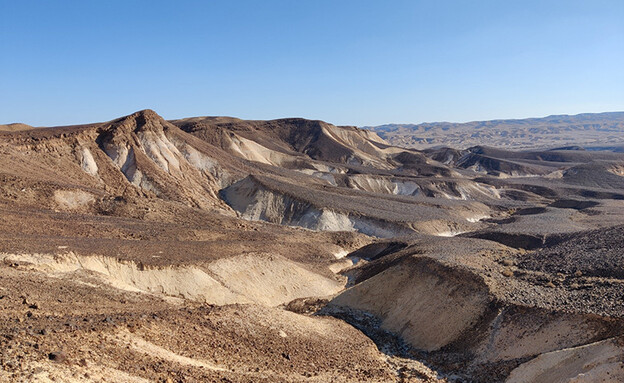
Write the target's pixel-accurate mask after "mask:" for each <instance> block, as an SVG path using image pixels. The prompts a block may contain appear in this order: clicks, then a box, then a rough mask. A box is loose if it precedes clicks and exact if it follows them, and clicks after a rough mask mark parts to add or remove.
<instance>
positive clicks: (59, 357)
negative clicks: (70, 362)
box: [48, 351, 67, 363]
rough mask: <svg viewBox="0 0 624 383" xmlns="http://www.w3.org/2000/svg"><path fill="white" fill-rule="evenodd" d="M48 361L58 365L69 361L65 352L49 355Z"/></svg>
mask: <svg viewBox="0 0 624 383" xmlns="http://www.w3.org/2000/svg"><path fill="white" fill-rule="evenodd" d="M48 359H50V360H51V361H53V362H56V363H63V362H65V361H66V360H67V355H65V353H64V352H63V351H56V352H51V353H49V354H48Z"/></svg>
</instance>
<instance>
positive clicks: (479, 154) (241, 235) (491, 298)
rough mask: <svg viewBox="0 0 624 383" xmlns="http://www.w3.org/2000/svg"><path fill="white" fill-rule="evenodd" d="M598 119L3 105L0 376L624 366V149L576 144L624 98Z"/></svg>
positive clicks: (434, 378)
mask: <svg viewBox="0 0 624 383" xmlns="http://www.w3.org/2000/svg"><path fill="white" fill-rule="evenodd" d="M581 116H584V115H581ZM607 117H609V118H611V119H612V120H613V121H615V120H616V119H619V120H617V121H619V122H613V121H612V122H609V123H606V122H604V121H603V120H600V118H603V119H606V118H607ZM575 118H577V119H578V118H580V117H579V116H576V117H575ZM583 118H585V119H587V120H588V121H587V122H582V123H581V122H570V121H568V120H566V118H563V117H561V118H559V119H558V120H557V121H558V122H556V124H560V125H561V126H563V125H565V126H568V125H570V124H577V125H574V126H577V128H574V129H572V128H569V129H568V128H564V127H561V129H560V130H557V129H554V128H552V127H551V125H548V124H551V122H549V123H548V124H546V122H544V121H533V122H532V121H528V120H523V122H522V123H517V124H521V125H523V126H524V125H526V126H529V127H530V128H529V129H536V130H535V133H532V134H534V135H532V136H517V137H516V136H514V134H515V133H513V131H512V130H510V129H511V128H505V129H507V130H503V129H502V128H499V127H497V125H496V124H494V125H487V124H486V125H484V126H468V125H466V126H463V127H461V128H456V127H448V129H449V130H445V127H444V126H443V125H441V126H437V125H436V126H433V127H432V128H431V129H428V130H427V129H424V131H426V134H425V133H423V135H421V134H420V132H421V128H416V127H398V128H397V129H396V130H392V129H394V128H392V129H387V130H383V129H376V131H377V132H383V136H384V137H385V138H387V139H388V140H384V139H382V138H381V137H380V136H379V135H377V133H375V132H374V131H371V130H363V129H358V128H356V127H339V126H334V125H331V124H329V123H325V122H322V121H311V120H304V119H296V118H291V119H280V120H271V121H251V120H239V119H236V118H230V117H195V118H186V119H180V120H171V121H166V120H165V119H163V118H162V117H161V116H159V115H158V114H157V113H156V112H154V111H151V110H143V111H139V112H137V113H134V114H132V115H129V116H125V117H122V118H118V119H115V120H112V121H108V122H103V123H92V124H86V125H77V126H62V127H48V128H33V127H29V126H28V125H24V124H10V125H0V308H1V309H0V382H241V383H242V382H508V383H518V382H544V383H553V382H576V383H578V382H622V381H624V305H623V304H622V302H624V259H623V254H624V153H619V152H617V151H615V150H581V148H578V147H576V145H581V146H582V145H588V144H590V143H591V145H594V146H610V147H611V146H617V145H624V118H622V114H621V113H620V114H613V115H609V116H601V117H599V116H593V117H592V116H591V115H590V117H587V116H585V117H583ZM610 121H611V120H610ZM501 124H502V123H501ZM531 124H533V125H531ZM552 124H555V122H552ZM566 124H568V125H566ZM585 124H589V125H590V126H593V127H591V128H585V127H586V126H587V125H585ZM507 126H509V125H507ZM526 126H525V127H526ZM557 126H559V125H557ZM454 129H459V130H457V132H458V133H457V134H452V135H451V134H447V133H448V132H451V131H453V132H455V131H456V130H454ZM519 129H520V128H519ZM522 129H524V128H522ZM416 131H417V132H418V134H416V133H414V132H416ZM470 131H478V132H480V133H479V134H483V135H484V136H483V137H487V139H488V142H489V145H490V146H485V145H483V143H480V144H478V145H473V144H472V141H471V139H469V138H467V137H468V136H466V135H467V134H469V132H470ZM499 131H500V132H503V131H507V132H509V133H508V134H505V135H504V139H503V138H501V139H502V140H503V141H500V140H498V141H497V138H496V137H498V136H501V137H503V134H502V133H498V132H499ZM579 131H583V132H586V133H587V136H586V137H590V136H591V134H593V132H600V133H601V134H603V135H602V136H601V137H603V138H604V139H605V141H604V142H603V141H597V140H594V138H587V140H588V141H587V142H576V141H575V142H574V143H573V145H575V146H572V145H571V144H570V145H569V144H568V143H569V140H568V137H570V136H572V135H575V137H577V133H578V132H579ZM445 132H446V133H445ZM391 133H392V134H391ZM433 133H435V136H434V135H433ZM590 133H591V134H590ZM488 134H489V135H488ZM538 135H539V137H542V136H543V137H546V136H548V137H549V141H548V143H547V144H545V141H543V140H542V139H541V138H540V139H539V146H540V148H545V147H554V148H557V147H558V148H559V149H556V150H549V149H539V150H538V149H535V146H532V143H534V142H537V138H536V137H538ZM469 136H470V137H472V136H471V135H469ZM410 137H412V138H410ZM414 137H422V139H423V140H424V141H422V140H421V138H418V139H416V138H414ZM483 137H482V136H475V137H473V138H474V139H477V138H479V139H482V138H483ZM555 137H557V138H555ZM578 137H581V138H583V137H585V136H583V135H578ZM592 137H593V136H592ZM429 139H431V140H429ZM544 140H545V139H544ZM589 140H594V141H591V142H590V141H589ZM512 143H515V144H514V145H512ZM421 144H423V145H424V144H426V148H425V146H419V145H421ZM542 144H544V145H542ZM551 144H552V145H551ZM607 144H608V145H607ZM401 146H415V147H418V148H420V149H414V148H406V147H401ZM494 146H496V147H494ZM527 147H532V148H534V149H532V150H514V151H512V150H508V149H506V148H509V149H511V148H514V149H522V148H527ZM421 149H422V150H421Z"/></svg>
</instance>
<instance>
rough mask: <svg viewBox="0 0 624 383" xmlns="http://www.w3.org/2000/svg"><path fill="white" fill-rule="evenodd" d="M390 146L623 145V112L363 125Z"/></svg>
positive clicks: (545, 147)
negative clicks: (460, 121)
mask: <svg viewBox="0 0 624 383" xmlns="http://www.w3.org/2000/svg"><path fill="white" fill-rule="evenodd" d="M363 128H364V129H369V130H372V131H375V132H376V133H377V134H378V135H379V136H381V137H382V138H383V139H385V140H386V141H388V142H389V143H390V144H392V145H396V146H403V147H409V148H417V149H426V148H431V147H438V146H449V147H453V148H459V149H463V148H468V147H471V146H476V145H488V146H493V147H499V148H508V149H548V148H559V147H570V146H581V147H584V148H587V149H597V148H605V147H608V148H614V149H617V148H620V147H624V112H608V113H583V114H577V115H573V116H570V115H554V116H548V117H543V118H526V119H519V120H518V119H516V120H490V121H473V122H466V123H453V122H427V123H422V124H387V125H380V126H366V127H363Z"/></svg>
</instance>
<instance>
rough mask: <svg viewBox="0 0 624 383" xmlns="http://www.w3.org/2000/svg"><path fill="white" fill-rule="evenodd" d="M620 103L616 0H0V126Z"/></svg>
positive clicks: (621, 50) (622, 8)
mask: <svg viewBox="0 0 624 383" xmlns="http://www.w3.org/2000/svg"><path fill="white" fill-rule="evenodd" d="M145 108H151V109H154V110H156V111H157V112H158V113H159V114H160V115H162V116H163V117H165V118H168V119H173V118H180V117H190V116H198V115H230V116H236V117H241V118H252V119H270V118H280V117H290V116H300V117H306V118H314V119H322V120H326V121H329V122H332V123H335V124H352V125H377V124H383V123H390V122H403V123H407V122H423V121H441V120H446V121H469V120H481V119H493V118H520V117H533V116H544V115H548V114H563V113H566V114H575V113H581V112H600V111H616V110H624V1H622V0H613V1H600V0H591V1H590V0H586V1H573V0H561V1H548V0H540V1H532V0H522V1H514V0H495V1H494V0H493V1H477V0H465V1H459V0H456V1H444V0H429V1H418V0H412V1H392V0H385V1H383V0H379V1H367V0H359V1H355V0H349V1H340V0H290V1H287V0H281V1H278V0H262V1H261V0H255V1H236V0H223V1H217V0H215V1H171V0H169V1H156V0H152V1H133V0H125V1H111V0H103V1H90V0H78V1H61V0H58V1H52V0H50V1H25V0H20V1H17V0H10V1H9V0H0V123H9V122H25V123H29V124H32V125H38V126H40V125H47V126H50V125H60V124H72V123H81V122H91V121H106V120H110V119H113V118H116V117H118V116H122V115H125V114H129V113H132V112H134V111H136V110H139V109H145Z"/></svg>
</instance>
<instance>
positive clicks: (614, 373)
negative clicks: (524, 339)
mask: <svg viewBox="0 0 624 383" xmlns="http://www.w3.org/2000/svg"><path fill="white" fill-rule="evenodd" d="M528 382H531V383H553V382H561V383H594V382H596V383H597V382H613V383H616V382H624V347H622V340H621V339H620V340H619V341H618V340H617V339H607V340H604V341H601V342H596V343H592V344H588V345H585V346H580V347H574V348H568V349H563V350H558V351H553V352H549V353H545V354H542V355H540V356H538V357H537V358H535V359H533V360H531V361H529V362H526V363H524V364H521V365H520V366H519V367H517V368H516V369H515V370H513V371H512V372H511V374H510V375H509V378H508V379H507V380H506V383H528Z"/></svg>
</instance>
